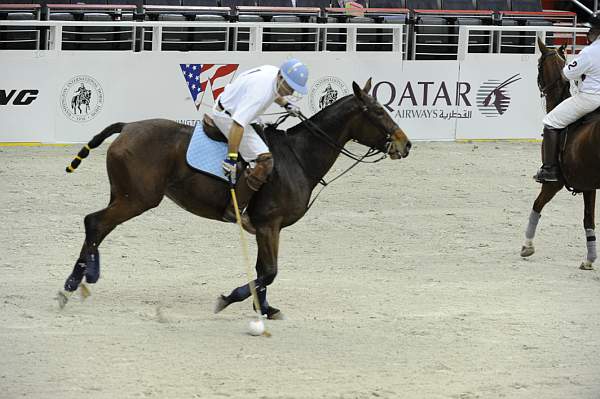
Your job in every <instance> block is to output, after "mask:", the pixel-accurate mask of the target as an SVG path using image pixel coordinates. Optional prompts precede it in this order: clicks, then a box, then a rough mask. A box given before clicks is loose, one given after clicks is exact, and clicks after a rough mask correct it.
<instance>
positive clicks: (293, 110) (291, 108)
mask: <svg viewBox="0 0 600 399" xmlns="http://www.w3.org/2000/svg"><path fill="white" fill-rule="evenodd" d="M283 108H285V110H286V111H287V112H288V113H289V114H290V115H292V116H295V117H299V116H300V114H301V112H300V107H299V106H297V105H296V104H292V103H290V102H288V103H287V104H285V105H284V106H283Z"/></svg>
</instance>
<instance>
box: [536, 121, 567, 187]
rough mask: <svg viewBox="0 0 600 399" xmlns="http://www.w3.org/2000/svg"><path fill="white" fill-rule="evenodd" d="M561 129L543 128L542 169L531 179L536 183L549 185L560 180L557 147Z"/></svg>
mask: <svg viewBox="0 0 600 399" xmlns="http://www.w3.org/2000/svg"><path fill="white" fill-rule="evenodd" d="M561 132H562V129H555V128H551V127H548V126H544V139H543V140H542V163H543V165H542V167H541V169H540V170H538V172H537V173H536V175H535V176H533V178H534V179H535V180H536V181H537V182H538V183H551V182H556V181H558V180H559V179H560V170H559V168H558V145H559V141H560V140H559V139H560V133H561Z"/></svg>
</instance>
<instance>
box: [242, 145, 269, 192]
mask: <svg viewBox="0 0 600 399" xmlns="http://www.w3.org/2000/svg"><path fill="white" fill-rule="evenodd" d="M273 166H274V161H273V154H271V153H270V152H266V153H264V154H260V155H259V156H258V157H257V158H256V161H255V166H254V167H253V168H248V169H247V170H246V173H247V174H248V175H247V181H248V186H249V187H250V188H251V189H252V190H254V191H258V190H259V189H260V187H261V186H262V185H263V184H265V183H266V182H267V179H268V178H269V176H270V175H271V172H272V171H273Z"/></svg>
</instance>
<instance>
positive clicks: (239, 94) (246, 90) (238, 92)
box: [219, 65, 279, 127]
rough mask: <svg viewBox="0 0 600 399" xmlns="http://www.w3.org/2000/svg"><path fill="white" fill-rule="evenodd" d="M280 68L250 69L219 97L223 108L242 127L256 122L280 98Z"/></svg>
mask: <svg viewBox="0 0 600 399" xmlns="http://www.w3.org/2000/svg"><path fill="white" fill-rule="evenodd" d="M278 73H279V68H277V67H275V66H272V65H263V66H260V67H258V68H253V69H250V70H248V71H246V72H244V73H242V74H241V75H239V76H238V77H237V78H235V79H234V81H233V82H232V83H230V84H228V85H227V86H225V90H224V91H223V93H221V95H220V96H219V101H220V102H221V105H222V106H223V108H224V109H225V110H226V111H228V112H229V113H230V115H231V118H232V119H233V120H234V121H236V122H237V123H238V124H239V125H240V126H244V127H245V126H247V125H248V124H250V123H252V122H254V121H256V119H257V117H259V116H260V115H261V114H263V113H264V112H265V111H266V109H267V108H269V106H270V105H271V104H273V102H274V101H275V99H276V98H277V97H278V94H277V90H276V89H277V74H278Z"/></svg>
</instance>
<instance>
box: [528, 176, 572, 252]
mask: <svg viewBox="0 0 600 399" xmlns="http://www.w3.org/2000/svg"><path fill="white" fill-rule="evenodd" d="M562 188H563V184H562V183H558V182H556V183H544V184H542V190H541V191H540V193H539V195H538V196H537V198H536V199H535V202H534V203H533V209H532V210H531V213H530V214H529V223H528V224H527V229H526V230H525V243H524V244H523V246H522V247H521V256H522V257H527V256H531V255H533V254H534V253H535V248H534V247H533V238H534V237H535V231H536V229H537V225H538V221H539V220H540V217H541V216H542V215H541V213H542V209H543V208H544V206H545V205H546V204H547V203H548V202H550V200H551V199H552V198H554V196H555V195H556V193H557V192H559V191H560V190H561V189H562Z"/></svg>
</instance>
